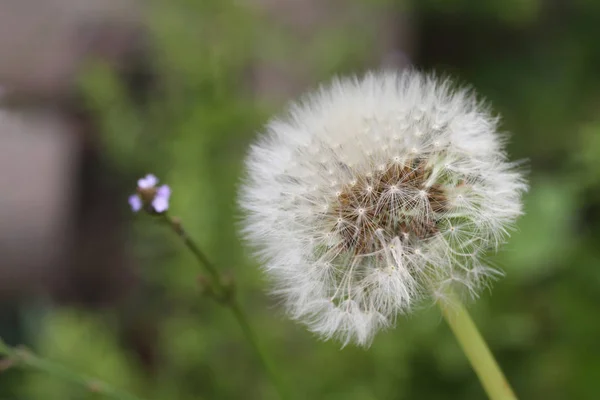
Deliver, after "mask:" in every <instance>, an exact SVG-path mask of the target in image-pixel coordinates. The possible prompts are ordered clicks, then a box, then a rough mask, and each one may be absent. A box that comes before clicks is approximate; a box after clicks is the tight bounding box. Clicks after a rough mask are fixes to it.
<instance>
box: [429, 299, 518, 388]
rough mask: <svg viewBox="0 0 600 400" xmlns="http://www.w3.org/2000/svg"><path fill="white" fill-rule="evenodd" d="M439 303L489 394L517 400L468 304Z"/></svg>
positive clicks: (454, 302) (455, 302)
mask: <svg viewBox="0 0 600 400" xmlns="http://www.w3.org/2000/svg"><path fill="white" fill-rule="evenodd" d="M438 304H439V306H440V308H441V310H442V314H443V315H444V318H445V319H446V322H448V325H450V329H451V330H452V332H453V333H454V336H456V339H457V340H458V342H459V343H460V346H461V347H462V349H463V351H464V352H465V354H466V356H467V358H468V359H469V362H470V363H471V366H472V367H473V369H474V370H475V373H476V374H477V376H478V377H479V380H480V381H481V384H482V385H483V388H484V389H485V391H486V393H487V395H488V397H489V398H490V399H491V400H516V399H517V397H516V396H515V394H514V392H513V390H512V388H511V387H510V384H509V383H508V381H507V380H506V377H505V376H504V374H503V373H502V370H501V369H500V366H499V365H498V363H497V362H496V359H495V358H494V355H493V354H492V352H491V351H490V349H489V347H488V346H487V344H486V342H485V340H484V339H483V337H482V336H481V334H480V333H479V330H478V329H477V327H476V326H475V323H474V322H473V320H472V319H471V316H470V315H469V313H468V312H467V310H466V308H465V307H464V306H463V305H462V304H461V303H460V302H459V301H457V300H454V301H452V304H451V305H447V304H444V303H442V302H438Z"/></svg>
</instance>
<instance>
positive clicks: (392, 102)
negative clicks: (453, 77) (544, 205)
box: [240, 70, 526, 345]
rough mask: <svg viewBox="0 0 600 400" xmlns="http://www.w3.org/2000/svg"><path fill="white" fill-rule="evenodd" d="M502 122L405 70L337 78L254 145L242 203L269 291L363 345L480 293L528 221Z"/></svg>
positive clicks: (443, 85) (452, 90)
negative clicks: (495, 256)
mask: <svg viewBox="0 0 600 400" xmlns="http://www.w3.org/2000/svg"><path fill="white" fill-rule="evenodd" d="M497 123H498V121H497V118H495V117H493V116H492V115H491V114H490V112H489V111H488V109H487V108H486V107H485V106H484V105H482V103H481V102H480V101H479V100H477V98H476V97H475V95H474V94H473V93H472V92H470V91H469V90H466V89H461V88H457V87H455V86H454V85H452V83H451V82H450V81H448V80H439V79H437V78H435V77H434V76H430V75H425V74H421V73H419V72H416V71H412V70H407V71H405V72H402V73H393V72H388V73H385V72H384V73H372V74H368V75H366V76H365V77H363V78H360V79H358V78H347V79H338V80H335V81H334V82H333V83H331V84H329V85H327V86H323V87H322V88H320V89H319V90H318V91H317V92H315V93H313V94H310V95H308V96H307V97H305V98H304V99H303V100H302V101H301V102H300V103H296V104H293V105H291V106H290V108H289V112H288V114H287V115H285V116H283V117H279V118H275V119H273V120H272V121H271V122H270V123H269V124H268V125H267V128H266V133H265V134H264V135H263V136H262V137H261V138H260V139H259V140H258V141H257V142H256V143H255V144H254V145H253V146H252V148H251V150H250V154H249V156H248V158H247V160H246V166H247V169H248V177H247V180H246V182H245V183H244V185H243V188H242V192H241V196H240V205H241V207H242V208H243V209H244V210H245V212H246V214H245V215H246V216H245V219H244V223H243V233H244V235H245V237H246V238H247V239H248V240H249V241H250V242H251V243H252V244H253V245H254V246H255V247H256V248H257V249H258V254H259V255H260V257H261V258H262V261H263V262H264V269H265V271H266V273H267V274H268V275H269V276H270V277H271V278H272V280H273V285H274V291H275V293H276V294H278V295H279V296H281V298H282V299H283V301H284V303H285V306H286V307H287V310H288V312H289V314H290V315H291V316H292V317H293V318H295V319H297V320H299V321H301V322H303V323H304V324H306V325H307V326H308V327H309V329H310V330H312V331H313V332H315V333H317V334H318V335H320V336H321V337H323V338H325V339H327V338H332V337H335V338H337V339H339V340H341V341H342V342H343V343H344V344H347V343H351V342H353V343H357V344H359V345H368V344H370V342H371V340H372V339H373V337H374V335H375V333H376V332H377V331H378V330H380V329H383V328H386V327H388V326H392V325H393V324H394V322H395V320H396V318H397V316H398V315H400V314H404V313H407V312H410V311H411V310H412V308H413V307H414V306H415V305H416V304H418V303H420V302H422V301H424V300H427V299H433V300H438V301H443V298H444V296H443V294H444V293H445V291H446V290H447V289H452V290H462V292H464V293H467V294H468V295H470V296H477V295H478V293H479V291H480V290H481V288H483V287H485V285H486V284H487V283H488V282H489V279H490V278H492V277H494V276H495V275H496V274H497V273H496V271H495V270H493V269H491V268H489V267H486V266H485V265H484V264H483V262H482V261H481V257H480V255H481V254H483V253H485V251H487V250H494V249H496V248H497V246H498V245H499V244H501V243H502V242H503V241H504V240H505V238H506V236H507V228H508V227H510V226H511V224H512V223H513V222H514V221H515V219H516V218H517V217H518V216H519V215H520V214H521V194H522V192H523V191H524V190H526V184H525V182H524V180H523V178H522V175H521V174H520V173H519V172H518V171H517V170H516V169H515V165H514V164H512V163H510V162H509V161H508V160H507V156H506V153H505V151H504V148H503V143H504V141H503V138H502V137H501V136H500V135H499V134H498V133H497Z"/></svg>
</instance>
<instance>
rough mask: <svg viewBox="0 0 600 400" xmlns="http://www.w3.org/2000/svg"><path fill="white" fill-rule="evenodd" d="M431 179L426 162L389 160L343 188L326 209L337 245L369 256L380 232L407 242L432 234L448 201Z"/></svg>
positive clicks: (377, 246)
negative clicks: (332, 224) (338, 237)
mask: <svg viewBox="0 0 600 400" xmlns="http://www.w3.org/2000/svg"><path fill="white" fill-rule="evenodd" d="M430 176H431V169H430V168H429V167H428V166H427V163H426V161H424V160H421V159H413V160H411V161H410V162H408V163H405V164H399V163H396V162H390V163H388V164H386V165H383V166H382V167H380V168H378V169H377V172H375V173H373V174H369V176H361V177H357V178H356V180H355V181H353V182H352V183H351V184H347V185H345V186H344V187H343V188H342V189H341V190H340V191H338V192H337V193H336V196H337V201H336V203H335V204H334V206H333V207H332V208H331V209H330V211H329V214H330V216H331V217H332V218H333V220H334V221H335V230H336V231H337V232H338V233H339V235H340V236H341V238H342V244H341V246H342V247H343V248H344V249H346V250H351V251H353V252H354V253H355V254H356V255H360V254H368V253H371V252H373V251H375V250H377V248H380V243H379V239H378V236H377V235H376V231H377V230H379V229H382V230H383V231H384V232H385V233H386V236H389V237H390V238H393V237H398V238H399V239H400V240H401V241H402V242H404V243H408V244H410V243H414V242H415V241H418V240H422V239H426V238H429V237H431V236H433V235H435V234H436V233H437V232H438V227H437V225H436V220H437V217H439V215H440V213H443V212H444V211H446V210H447V208H448V201H447V196H446V194H445V191H444V187H443V186H442V185H440V184H438V183H431V182H428V180H429V178H430Z"/></svg>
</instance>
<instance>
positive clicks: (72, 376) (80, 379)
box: [0, 339, 140, 400]
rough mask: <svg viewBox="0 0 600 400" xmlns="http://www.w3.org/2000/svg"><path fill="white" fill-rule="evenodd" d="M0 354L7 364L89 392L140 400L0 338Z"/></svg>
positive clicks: (124, 399)
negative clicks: (35, 371)
mask: <svg viewBox="0 0 600 400" xmlns="http://www.w3.org/2000/svg"><path fill="white" fill-rule="evenodd" d="M0 355H3V356H6V357H7V360H8V362H9V365H15V366H25V367H29V368H31V369H35V370H38V371H41V372H44V373H46V374H48V375H51V376H54V377H56V378H59V379H63V380H65V381H68V382H71V383H73V384H76V385H79V386H82V387H84V388H85V389H87V390H88V391H90V392H94V393H99V394H101V395H104V396H105V397H107V398H111V399H115V400H140V398H139V397H136V396H134V395H132V394H129V393H126V392H122V391H120V390H118V389H116V388H114V387H112V386H110V385H109V384H107V383H105V382H102V381H100V380H98V379H95V378H92V377H89V376H85V375H82V374H80V373H78V372H75V371H73V370H70V369H68V368H66V367H64V366H62V365H60V364H57V363H54V362H52V361H48V360H45V359H43V358H41V357H39V356H37V355H35V354H33V353H32V352H31V351H29V350H27V349H24V348H18V347H17V348H15V347H11V346H9V345H7V344H6V343H5V342H4V341H3V340H2V339H0Z"/></svg>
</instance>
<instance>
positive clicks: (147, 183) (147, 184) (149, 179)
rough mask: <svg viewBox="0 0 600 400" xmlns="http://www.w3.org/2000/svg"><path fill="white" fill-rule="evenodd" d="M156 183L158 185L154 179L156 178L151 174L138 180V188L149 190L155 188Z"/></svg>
mask: <svg viewBox="0 0 600 400" xmlns="http://www.w3.org/2000/svg"><path fill="white" fill-rule="evenodd" d="M157 183H158V179H157V178H156V176H154V175H152V174H148V175H146V176H145V177H143V178H141V179H140V180H138V188H140V189H150V188H153V187H154V186H156V184H157Z"/></svg>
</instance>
